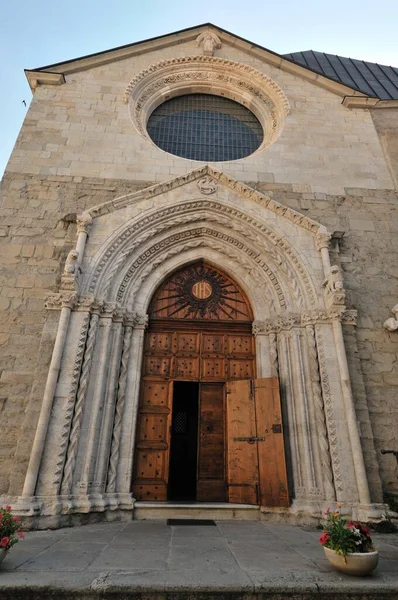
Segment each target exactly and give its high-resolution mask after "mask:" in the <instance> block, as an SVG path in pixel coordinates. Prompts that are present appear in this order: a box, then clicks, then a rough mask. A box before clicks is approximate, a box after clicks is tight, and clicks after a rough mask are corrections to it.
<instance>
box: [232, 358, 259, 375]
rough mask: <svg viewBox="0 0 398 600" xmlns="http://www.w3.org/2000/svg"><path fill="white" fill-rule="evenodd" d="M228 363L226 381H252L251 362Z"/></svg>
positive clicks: (252, 365) (234, 361)
mask: <svg viewBox="0 0 398 600" xmlns="http://www.w3.org/2000/svg"><path fill="white" fill-rule="evenodd" d="M228 363H229V364H228V379H253V377H254V372H253V371H254V369H253V367H254V364H253V361H252V360H237V359H230V360H229V361H228Z"/></svg>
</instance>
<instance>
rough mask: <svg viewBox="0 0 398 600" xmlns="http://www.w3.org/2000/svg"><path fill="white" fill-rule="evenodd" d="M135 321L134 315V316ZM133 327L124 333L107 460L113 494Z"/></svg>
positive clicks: (109, 484) (129, 327) (108, 488)
mask: <svg viewBox="0 0 398 600" xmlns="http://www.w3.org/2000/svg"><path fill="white" fill-rule="evenodd" d="M134 320H135V315H134ZM132 333H133V326H132V325H128V326H127V327H126V329H125V332H124V339H123V351H122V360H121V367H120V373H119V384H118V390H117V397H116V406H115V418H114V423H113V432H112V442H111V453H110V459H109V471H108V483H107V488H106V491H107V492H108V493H113V492H115V491H116V473H117V465H118V461H119V448H120V434H121V429H122V424H123V410H124V400H125V394H126V384H127V366H128V361H129V358H130V346H131V336H132Z"/></svg>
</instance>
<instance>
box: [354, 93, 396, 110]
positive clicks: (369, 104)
mask: <svg viewBox="0 0 398 600" xmlns="http://www.w3.org/2000/svg"><path fill="white" fill-rule="evenodd" d="M342 105H343V106H345V107H346V108H365V109H368V110H369V109H370V108H377V109H380V108H398V100H380V99H379V98H368V97H362V98H361V97H360V96H345V97H344V98H343V101H342Z"/></svg>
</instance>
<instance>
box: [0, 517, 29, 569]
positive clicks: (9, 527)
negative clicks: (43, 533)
mask: <svg viewBox="0 0 398 600" xmlns="http://www.w3.org/2000/svg"><path fill="white" fill-rule="evenodd" d="M24 537H25V536H24V534H23V533H22V531H21V519H20V518H19V517H13V515H12V512H11V506H6V507H5V508H1V507H0V563H1V562H2V560H4V558H5V557H6V554H7V552H8V550H9V549H10V548H12V546H14V544H16V543H17V542H19V540H20V539H23V538H24Z"/></svg>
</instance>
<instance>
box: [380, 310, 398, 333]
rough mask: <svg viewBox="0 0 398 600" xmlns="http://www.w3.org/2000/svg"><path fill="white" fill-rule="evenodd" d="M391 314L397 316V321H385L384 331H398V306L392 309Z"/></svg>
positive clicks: (391, 318)
mask: <svg viewBox="0 0 398 600" xmlns="http://www.w3.org/2000/svg"><path fill="white" fill-rule="evenodd" d="M391 312H392V314H393V315H394V316H395V319H394V318H393V317H390V318H389V319H387V320H386V321H384V323H383V327H384V329H387V331H396V330H397V329H398V304H396V305H395V306H394V308H392V309H391Z"/></svg>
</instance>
